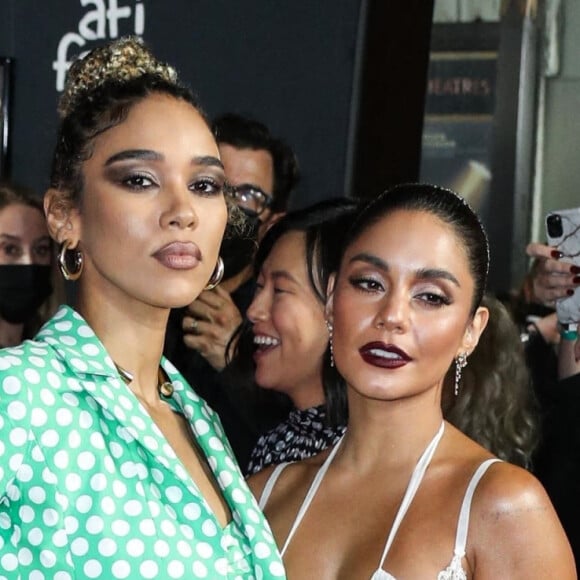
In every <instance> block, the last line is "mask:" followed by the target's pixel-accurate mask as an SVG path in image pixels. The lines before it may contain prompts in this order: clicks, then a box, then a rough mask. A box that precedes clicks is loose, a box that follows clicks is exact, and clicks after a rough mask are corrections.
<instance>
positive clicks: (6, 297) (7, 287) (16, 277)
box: [0, 264, 52, 324]
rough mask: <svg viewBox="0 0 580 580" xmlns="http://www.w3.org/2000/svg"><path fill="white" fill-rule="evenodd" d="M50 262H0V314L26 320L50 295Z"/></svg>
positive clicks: (11, 319) (6, 317)
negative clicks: (5, 264)
mask: <svg viewBox="0 0 580 580" xmlns="http://www.w3.org/2000/svg"><path fill="white" fill-rule="evenodd" d="M51 269H52V268H51V266H36V265H29V264H26V265H17V266H0V318H2V319H3V320H6V322H10V323H12V324H20V323H22V322H26V321H27V320H28V319H29V318H30V317H31V316H32V315H33V314H34V313H35V312H36V310H37V309H38V307H39V306H40V305H41V304H42V303H43V302H44V301H45V300H46V299H47V298H48V297H49V296H50V293H51V292H52V284H51V282H50V274H51Z"/></svg>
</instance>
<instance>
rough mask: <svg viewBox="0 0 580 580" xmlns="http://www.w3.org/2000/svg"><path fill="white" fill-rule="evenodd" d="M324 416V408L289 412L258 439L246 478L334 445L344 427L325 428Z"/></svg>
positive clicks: (321, 406) (305, 457) (304, 457)
mask: <svg viewBox="0 0 580 580" xmlns="http://www.w3.org/2000/svg"><path fill="white" fill-rule="evenodd" d="M325 416H326V412H325V408H324V405H320V406H318V407H310V408H309V409H305V410H300V409H295V410H294V411H292V412H291V413H290V414H289V415H288V418H287V419H286V420H285V421H283V422H282V423H280V424H279V425H277V426H276V427H274V429H272V430H271V431H268V433H266V434H264V435H262V436H261V437H260V438H259V439H258V441H257V443H256V445H255V447H254V450H253V451H252V454H251V456H250V463H249V464H248V468H247V469H246V474H247V475H253V474H254V473H258V471H262V469H264V468H265V467H268V465H278V464H279V463H283V462H285V461H300V460H301V459H307V458H308V457H312V456H313V455H316V454H317V453H320V452H321V451H323V450H324V449H326V448H327V447H330V446H332V445H335V444H336V443H337V442H338V440H339V439H340V438H341V436H342V435H343V433H344V431H345V427H344V426H341V427H337V428H331V427H328V426H327V425H326V423H325Z"/></svg>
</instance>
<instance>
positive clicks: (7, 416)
mask: <svg viewBox="0 0 580 580" xmlns="http://www.w3.org/2000/svg"><path fill="white" fill-rule="evenodd" d="M162 363H163V367H164V369H165V371H166V373H167V374H168V376H169V378H170V379H171V380H172V382H173V384H174V388H175V395H174V396H173V398H172V400H171V401H172V403H171V404H173V405H175V406H176V410H180V411H181V412H183V414H184V415H185V416H186V417H187V419H188V420H189V422H190V424H191V426H192V429H193V432H194V434H195V436H196V438H197V441H198V444H199V446H200V448H201V449H202V450H203V451H204V453H205V454H206V456H207V457H208V463H209V465H210V466H211V468H212V470H213V471H214V475H215V477H216V480H217V481H218V483H219V485H220V486H221V488H222V492H223V495H224V498H225V499H226V501H227V502H228V504H229V506H230V508H231V511H232V516H233V518H232V521H231V522H230V523H229V524H228V525H227V526H226V527H225V528H224V529H222V528H221V527H220V525H219V524H218V522H217V520H216V519H215V516H214V515H213V513H212V512H211V511H210V510H209V507H208V506H207V504H206V502H205V501H204V499H203V497H201V495H200V494H199V492H198V490H197V488H196V486H195V484H194V483H193V481H192V480H191V478H190V477H189V475H188V474H187V472H186V470H185V469H184V468H183V466H182V465H181V463H180V462H179V460H178V459H177V457H176V456H175V453H174V452H173V450H172V449H171V447H170V446H169V445H168V443H167V441H166V440H165V438H164V437H163V435H162V434H161V432H160V430H159V429H158V428H157V426H156V425H155V424H154V423H153V422H152V420H151V418H150V417H149V415H148V414H147V412H146V411H145V409H144V408H143V407H142V406H141V405H140V404H139V402H138V400H137V399H136V397H135V396H134V395H133V394H132V393H131V391H130V390H129V389H128V388H127V387H126V386H125V385H124V383H123V382H122V381H121V380H120V378H119V376H118V374H117V372H116V370H115V367H114V364H113V363H112V360H111V358H110V356H109V355H108V354H107V352H106V351H105V349H104V347H103V345H102V344H101V342H100V341H99V340H98V338H97V337H96V336H95V335H94V333H93V332H92V330H91V329H90V328H89V327H88V326H87V324H86V323H85V322H84V320H83V319H82V318H81V316H80V315H79V314H78V313H76V312H75V311H74V310H72V309H71V308H68V307H62V308H61V309H60V310H59V312H58V313H57V314H56V315H55V316H54V318H53V319H52V320H51V321H49V322H48V323H47V324H46V325H45V327H44V328H43V329H42V330H41V332H40V333H39V335H38V336H37V337H36V339H35V341H26V342H25V343H24V344H23V345H21V346H19V347H17V348H12V349H4V350H2V351H0V429H1V432H2V437H1V439H0V580H2V579H3V578H31V579H32V578H39V579H40V578H47V579H48V578H54V579H58V580H66V579H71V580H72V578H75V579H88V578H97V579H102V580H109V579H116V578H128V579H137V578H139V579H140V578H163V579H172V578H188V579H189V578H208V579H211V580H214V579H215V580H217V579H221V578H224V579H225V578H240V579H244V580H247V579H257V578H267V579H275V578H276V579H279V578H285V574H284V570H283V567H282V563H281V560H280V556H279V554H278V551H277V548H276V546H275V544H274V541H273V539H272V535H271V532H270V530H269V528H268V525H267V523H266V521H265V520H264V517H263V515H262V514H261V512H260V511H259V509H258V507H257V505H256V503H255V501H254V499H253V497H252V495H251V493H250V491H249V490H248V488H247V486H246V483H245V481H244V479H243V477H242V475H241V473H240V471H239V469H238V468H237V466H236V465H235V462H233V461H232V457H233V455H232V452H231V448H230V446H229V443H228V442H227V441H226V440H225V439H224V438H223V435H222V433H223V431H222V428H221V425H220V424H219V420H218V419H217V417H216V416H215V414H214V413H213V412H212V411H211V410H210V409H209V408H208V407H207V405H205V403H204V402H203V401H201V400H200V399H199V398H198V397H197V396H196V395H195V393H194V392H193V391H192V390H191V389H190V388H189V387H188V386H187V384H186V383H185V381H184V380H183V377H181V375H179V373H178V372H177V371H176V369H175V368H174V367H173V365H171V364H170V363H169V362H167V361H165V360H164V361H162ZM177 407H179V408H177Z"/></svg>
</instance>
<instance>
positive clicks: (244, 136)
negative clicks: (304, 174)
mask: <svg viewBox="0 0 580 580" xmlns="http://www.w3.org/2000/svg"><path fill="white" fill-rule="evenodd" d="M212 130H213V133H214V135H215V138H216V140H217V142H218V143H226V144H228V145H231V146H233V147H235V148H236V149H254V150H258V149H264V150H265V151H268V153H270V155H271V156H272V164H273V169H274V172H273V173H274V190H273V191H271V192H269V191H268V192H266V193H271V194H272V196H273V201H272V205H271V209H272V211H274V212H278V211H285V210H286V209H287V207H288V201H289V198H290V194H291V193H292V190H293V189H294V188H295V187H296V184H297V183H298V181H299V179H300V170H299V168H298V160H297V158H296V155H295V154H294V152H293V151H292V149H291V148H290V147H289V146H288V145H287V144H286V143H285V142H284V141H283V140H282V139H279V138H277V137H274V136H273V135H272V134H271V133H270V130H269V129H268V127H266V125H264V124H263V123H260V122H259V121H256V120H255V119H252V118H250V117H244V116H242V115H237V114H235V113H226V114H224V115H221V116H220V117H217V118H216V119H215V120H214V121H213V123H212Z"/></svg>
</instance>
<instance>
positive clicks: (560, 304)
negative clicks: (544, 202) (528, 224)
mask: <svg viewBox="0 0 580 580" xmlns="http://www.w3.org/2000/svg"><path fill="white" fill-rule="evenodd" d="M546 234H547V238H548V244H549V245H550V246H552V247H554V248H555V249H557V250H558V251H559V252H560V253H561V260H562V261H566V262H569V263H570V264H575V265H577V266H580V208H573V209H562V210H558V211H554V212H550V213H549V214H548V215H547V216H546ZM573 292H574V293H573V294H572V295H571V296H568V297H566V298H560V299H559V300H557V301H556V312H557V313H558V320H559V322H560V323H562V324H570V323H577V322H580V289H576V290H574V291H573Z"/></svg>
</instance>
